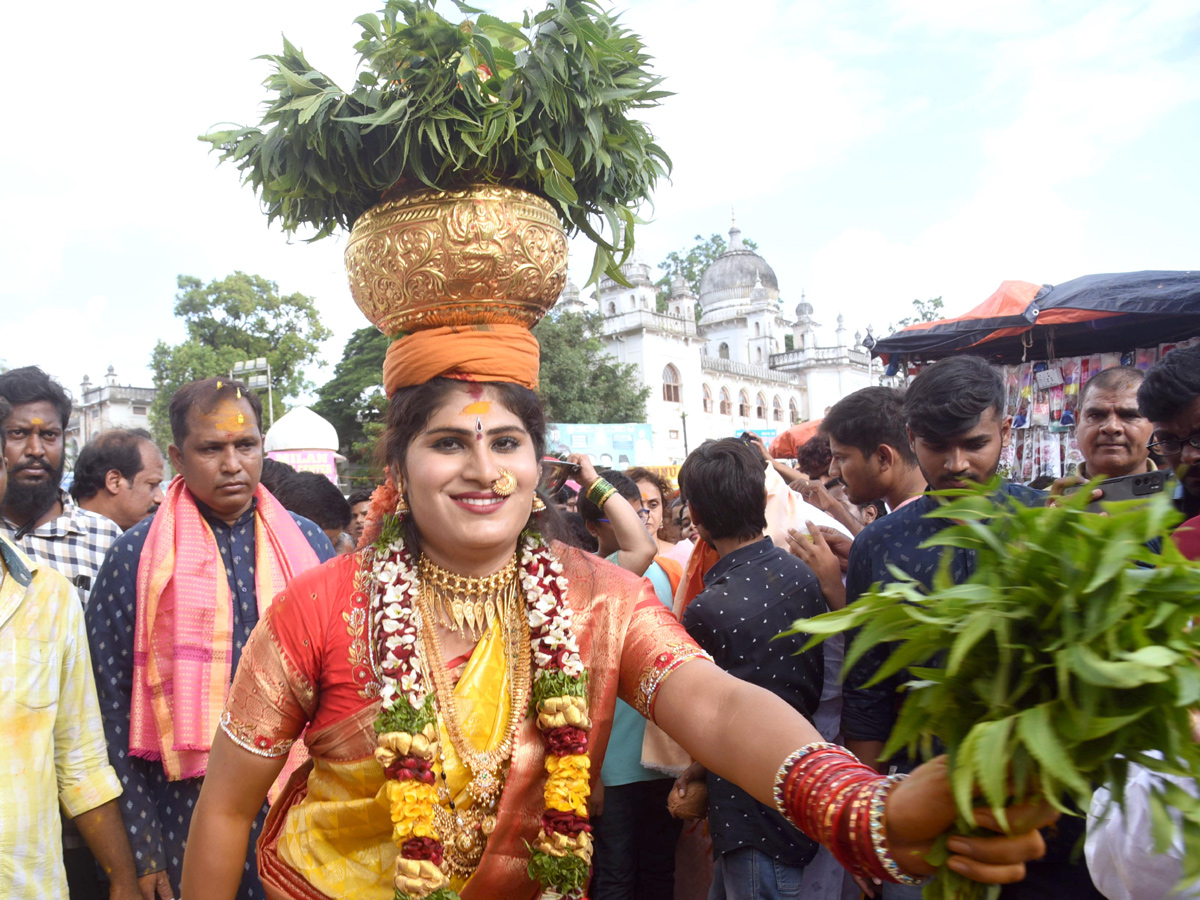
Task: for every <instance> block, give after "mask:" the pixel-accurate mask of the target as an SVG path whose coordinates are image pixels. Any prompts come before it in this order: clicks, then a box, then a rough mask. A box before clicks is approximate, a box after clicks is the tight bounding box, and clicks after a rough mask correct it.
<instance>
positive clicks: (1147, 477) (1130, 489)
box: [1065, 469, 1169, 512]
mask: <svg viewBox="0 0 1200 900" xmlns="http://www.w3.org/2000/svg"><path fill="white" fill-rule="evenodd" d="M1168 474H1169V473H1167V472H1166V471H1165V470H1162V469H1159V470H1158V471H1155V472H1138V473H1135V474H1133V475H1122V476H1121V477H1120V478H1109V479H1107V480H1105V481H1102V482H1100V483H1099V484H1098V485H1096V487H1098V488H1100V490H1102V491H1104V496H1102V497H1101V498H1100V499H1099V500H1096V501H1094V502H1092V503H1089V504H1088V505H1087V510H1088V512H1103V511H1104V510H1103V508H1102V507H1101V505H1100V504H1101V503H1114V502H1116V501H1118V500H1136V499H1138V498H1139V497H1149V496H1150V495H1151V494H1161V493H1162V492H1163V490H1164V489H1165V488H1166V486H1167V476H1168ZM1085 487H1087V485H1083V484H1081V485H1076V486H1074V487H1071V488H1068V489H1067V490H1066V492H1065V493H1071V494H1073V493H1075V492H1076V491H1078V490H1080V489H1081V488H1085Z"/></svg>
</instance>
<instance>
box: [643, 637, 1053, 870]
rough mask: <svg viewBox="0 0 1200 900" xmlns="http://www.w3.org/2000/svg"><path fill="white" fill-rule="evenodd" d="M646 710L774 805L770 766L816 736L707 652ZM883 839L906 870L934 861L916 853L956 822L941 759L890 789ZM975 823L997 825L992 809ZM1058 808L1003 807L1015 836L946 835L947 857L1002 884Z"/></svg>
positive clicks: (1034, 849) (701, 758)
mask: <svg viewBox="0 0 1200 900" xmlns="http://www.w3.org/2000/svg"><path fill="white" fill-rule="evenodd" d="M654 718H655V721H656V722H657V723H658V725H659V727H661V728H662V729H663V731H665V732H666V733H667V734H669V735H670V736H671V737H672V738H674V739H675V740H676V741H678V742H679V744H680V745H681V746H682V747H683V748H684V749H685V750H687V751H688V753H690V754H691V755H692V758H693V759H695V760H696V761H698V762H699V763H701V764H702V765H703V766H704V767H705V768H706V769H708V770H709V771H711V772H715V773H716V774H717V775H720V776H721V777H722V778H725V779H727V780H729V781H732V782H734V783H735V784H737V785H738V786H739V787H741V788H742V789H743V790H744V791H746V792H747V793H749V794H750V795H751V796H753V797H754V798H755V799H756V800H758V801H759V802H760V803H763V804H766V805H767V806H770V807H774V805H775V801H774V796H773V787H774V782H775V775H776V772H778V770H779V767H780V765H782V763H783V761H784V759H786V758H787V756H788V755H789V754H790V753H792V751H794V750H796V749H798V748H800V747H802V746H804V745H805V744H810V743H812V742H814V741H821V740H823V738H822V737H821V735H820V734H819V733H818V732H817V730H816V728H814V727H813V726H812V724H811V723H810V722H809V721H808V720H807V719H805V718H804V717H803V716H802V715H800V713H798V712H797V711H796V710H795V709H793V708H792V707H791V706H789V705H788V704H787V703H786V702H784V701H783V700H781V699H780V698H779V697H777V696H776V695H775V694H772V693H771V692H770V691H768V690H765V689H763V688H760V687H756V686H755V685H752V684H747V683H746V682H744V681H739V680H738V679H736V678H734V677H733V676H731V675H729V674H727V673H725V672H723V671H722V670H721V669H720V668H718V667H717V666H715V665H713V664H712V663H710V662H708V661H707V660H702V659H697V660H693V661H692V662H689V663H687V664H686V665H684V666H681V667H680V668H679V669H678V670H676V671H675V672H674V673H672V675H671V677H670V678H668V679H666V681H664V682H663V683H662V685H661V687H659V689H658V696H657V699H656V700H655V706H654ZM886 809H887V840H888V846H889V848H890V851H891V854H892V857H893V858H894V859H895V860H896V861H897V862H898V863H899V864H900V866H901V868H903V869H904V870H906V871H907V872H908V873H909V874H912V875H928V874H931V873H932V872H933V867H932V866H930V865H929V864H928V863H926V862H925V858H924V855H925V853H927V852H928V851H929V850H930V849H931V848H932V846H933V841H934V839H935V838H937V837H938V836H939V835H940V834H941V833H942V832H944V831H947V830H949V829H950V828H951V827H952V826H953V825H954V822H955V819H956V817H957V812H956V809H955V806H954V797H953V795H952V794H951V791H950V781H949V778H948V777H947V774H946V766H945V760H944V759H942V758H939V759H937V760H934V761H933V762H931V763H926V764H925V765H923V766H921V767H920V768H918V769H917V770H916V771H915V772H913V773H912V775H911V776H910V777H909V778H907V779H905V780H904V781H903V782H902V783H901V784H900V785H898V786H897V787H896V788H895V790H893V791H892V792H891V794H890V795H889V797H888V802H887V807H886ZM977 815H978V818H979V821H980V824H983V825H985V827H991V828H993V829H996V827H997V826H996V823H995V819H994V818H993V816H992V815H991V814H990V813H988V812H986V811H983V812H979V813H978V814H977ZM1055 818H1057V814H1056V813H1055V812H1054V810H1052V809H1051V808H1050V807H1049V806H1048V805H1046V804H1042V805H1040V806H1037V807H1032V808H1024V807H1023V808H1019V809H1014V810H1013V811H1012V812H1010V813H1009V821H1010V824H1011V825H1012V826H1013V830H1014V832H1019V833H1015V834H1014V836H1012V837H1007V836H997V837H987V838H957V837H956V838H954V839H953V840H951V842H950V849H951V851H952V852H953V853H955V854H956V855H955V856H953V857H951V861H950V863H949V865H950V867H951V868H953V869H955V870H956V871H958V872H959V873H960V874H962V875H966V876H967V877H968V878H972V879H974V880H976V881H982V882H988V883H994V884H1006V883H1008V882H1012V881H1019V880H1020V879H1022V878H1024V877H1025V865H1024V863H1025V861H1026V860H1030V859H1037V858H1039V857H1040V856H1041V855H1042V854H1043V853H1045V849H1046V848H1045V844H1044V843H1043V841H1042V839H1041V836H1040V835H1039V834H1038V833H1037V830H1036V829H1038V828H1040V827H1042V826H1044V825H1047V824H1049V823H1050V822H1052V821H1053V820H1054V819H1055Z"/></svg>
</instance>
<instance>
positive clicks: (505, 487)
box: [492, 469, 517, 497]
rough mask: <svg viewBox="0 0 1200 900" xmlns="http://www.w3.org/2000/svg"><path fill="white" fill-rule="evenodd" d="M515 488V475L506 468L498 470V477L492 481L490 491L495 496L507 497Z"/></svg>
mask: <svg viewBox="0 0 1200 900" xmlns="http://www.w3.org/2000/svg"><path fill="white" fill-rule="evenodd" d="M516 489H517V476H516V475H514V474H513V473H512V472H510V471H508V469H501V470H500V477H499V478H497V479H496V480H495V481H493V482H492V493H493V494H495V495H496V496H497V497H507V496H508V495H509V494H511V493H512V492H513V491H515V490H516Z"/></svg>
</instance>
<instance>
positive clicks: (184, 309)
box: [150, 272, 331, 446]
mask: <svg viewBox="0 0 1200 900" xmlns="http://www.w3.org/2000/svg"><path fill="white" fill-rule="evenodd" d="M177 284H178V287H179V293H177V294H176V295H175V315H176V316H178V317H179V318H181V319H183V321H184V325H185V327H186V329H187V339H186V340H185V341H184V342H183V343H181V344H174V345H172V344H168V343H166V342H165V341H161V340H160V341H159V342H158V343H157V344H156V345H155V347H154V351H153V353H152V354H151V357H150V368H151V369H152V370H153V372H154V387H155V388H156V389H157V391H158V395H157V396H156V397H155V399H154V404H153V405H152V406H151V408H150V422H151V427H152V428H153V430H154V437H155V440H157V441H158V442H159V443H160V444H162V445H164V446H165V445H166V444H168V443H170V440H171V426H170V420H169V417H168V409H169V407H170V403H171V396H172V395H173V394H174V393H175V391H176V390H177V389H178V388H179V387H180V386H181V385H184V384H186V383H187V382H189V381H195V380H197V379H200V378H209V377H211V376H214V375H228V374H229V371H230V369H231V368H232V367H233V365H234V363H237V362H240V361H242V360H246V359H257V358H259V357H266V359H267V360H268V361H269V362H270V364H271V378H272V389H273V390H272V393H273V399H274V403H275V408H274V413H275V416H276V417H278V416H280V415H282V414H283V412H284V411H285V410H286V401H287V399H288V398H293V397H295V396H296V395H298V394H299V393H300V392H302V391H304V390H307V389H308V388H310V387H311V385H310V384H309V382H308V381H306V380H305V378H304V367H305V366H306V365H308V364H310V363H312V362H314V361H316V358H317V352H318V345H319V344H320V342H321V341H324V340H326V339H327V338H329V336H330V335H331V332H330V331H329V329H328V328H326V327H325V326H324V325H322V324H321V318H320V315H319V314H318V313H317V307H316V304H315V303H314V301H313V298H312V297H309V296H307V295H306V294H299V293H297V294H289V295H288V296H286V297H284V296H280V295H279V288H278V286H277V285H276V284H275V282H273V281H268V280H267V279H265V278H263V277H261V276H259V275H247V274H246V273H245V272H234V273H233V274H232V275H229V276H227V277H225V278H222V279H219V280H213V281H211V282H209V283H208V284H204V283H203V282H201V280H200V279H199V278H196V277H194V276H192V275H180V276H179V278H178V280H177ZM263 400H264V403H263V407H264V409H263V412H264V414H266V412H267V411H266V408H265V407H266V403H265V401H266V398H265V397H264V398H263Z"/></svg>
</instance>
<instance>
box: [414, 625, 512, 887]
mask: <svg viewBox="0 0 1200 900" xmlns="http://www.w3.org/2000/svg"><path fill="white" fill-rule="evenodd" d="M504 643H505V641H504V634H503V633H502V630H501V629H500V628H499V627H493V628H492V629H490V630H489V631H488V633H487V634H485V635H484V636H483V639H482V640H481V641H480V642H479V644H478V645H477V646H476V647H475V650H474V652H472V654H471V658H470V659H469V660H467V663H466V666H465V668H464V669H463V673H462V675H461V676H460V677H459V679H458V684H457V685H455V687H454V703H455V708H456V710H457V713H458V722H459V731H460V732H461V733H462V736H463V737H464V738H466V739H467V740H468V741H470V743H471V745H472V746H473V747H475V748H476V749H477V750H480V751H482V752H487V751H489V750H492V749H494V748H495V747H496V745H498V744H499V743H500V741H501V740H503V739H504V732H505V731H506V729H507V728H508V709H509V705H510V704H511V703H512V686H511V685H510V684H509V683H508V667H507V665H506V662H505V656H504V651H505V648H504ZM521 713H522V710H517V715H518V716H519V715H521ZM444 718H445V714H444V712H443V714H442V716H440V717H439V719H438V730H439V732H440V737H441V754H442V762H441V765H435V766H434V772H435V773H437V774H438V775H439V777H440V776H441V774H442V773H443V772H444V773H445V776H446V787H447V788H448V789H449V792H450V798H451V800H453V801H454V808H455V809H456V810H464V811H465V810H469V809H471V808H472V807H473V806H474V805H475V798H474V797H473V796H471V792H470V791H468V790H467V785H468V784H470V782H471V770H470V768H468V767H467V765H466V764H465V763H464V762H463V761H462V760H461V759H460V758H459V756H458V752H457V751H456V750H455V749H454V745H453V744H452V743H451V741H450V735H449V734H448V733H447V732H446V723H445V721H444ZM441 837H442V839H443V840H447V839H448V836H447V835H442V836H441ZM468 880H469V879H465V878H451V880H450V886H451V887H452V888H453V889H454V890H455V891H461V890H462V888H463V885H465V884H466V883H467V881H468Z"/></svg>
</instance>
